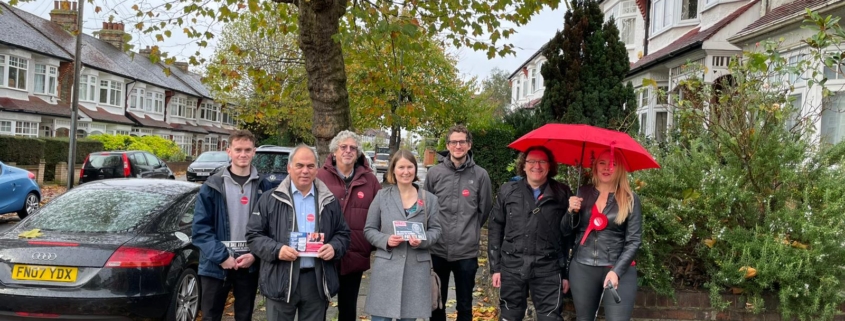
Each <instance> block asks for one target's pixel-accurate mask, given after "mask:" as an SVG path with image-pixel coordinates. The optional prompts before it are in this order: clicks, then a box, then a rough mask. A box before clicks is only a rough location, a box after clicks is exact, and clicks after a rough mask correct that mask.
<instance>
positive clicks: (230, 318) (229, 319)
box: [222, 257, 489, 321]
mask: <svg viewBox="0 0 845 321" xmlns="http://www.w3.org/2000/svg"><path fill="white" fill-rule="evenodd" d="M371 259H372V257H371ZM485 268H486V266H483V265H481V264H479V267H478V272H477V273H476V275H475V284H476V286H475V289H474V290H473V306H478V305H480V304H484V303H482V302H481V301H480V299H481V298H483V297H484V295H483V294H482V291H481V290H480V287H479V284H481V282H479V281H480V279H479V278H480V277H481V276H482V274H483V273H482V271H483V269H485ZM369 289H370V271H367V272H364V278H363V279H362V280H361V288H360V291H359V292H358V307H357V308H358V320H360V321H367V320H370V315H369V314H367V313H366V312H365V311H364V307H366V304H367V292H368V291H369ZM264 301H265V299H264V297H263V296H262V295H261V294H260V293H259V294H258V296H256V298H255V312H254V313H253V315H252V320H253V321H266V320H267V312H266V309H265V304H264ZM487 305H489V304H487ZM446 318H447V319H449V320H455V319H457V313H456V312H455V282H454V278H450V279H449V293H448V297H447V302H446ZM234 320H235V317H234V308H233V307H232V306H229V307H227V308H226V310H225V311H224V313H223V319H222V321H234ZM326 321H337V297H334V298H332V301H331V303H330V305H329V308H328V310H327V311H326Z"/></svg>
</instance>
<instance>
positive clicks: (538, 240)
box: [488, 146, 572, 321]
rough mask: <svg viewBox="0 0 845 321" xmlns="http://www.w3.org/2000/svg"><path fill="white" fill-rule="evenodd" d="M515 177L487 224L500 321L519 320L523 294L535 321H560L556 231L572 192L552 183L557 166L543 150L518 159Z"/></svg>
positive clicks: (563, 286) (561, 277)
mask: <svg viewBox="0 0 845 321" xmlns="http://www.w3.org/2000/svg"><path fill="white" fill-rule="evenodd" d="M517 172H518V174H519V175H520V176H522V177H524V179H522V180H519V181H512V182H508V183H505V184H504V185H502V187H501V188H500V189H499V194H498V197H497V198H496V202H495V203H494V205H493V213H492V215H491V218H490V221H489V222H488V245H489V264H490V272H491V274H492V282H493V286H494V287H498V288H500V289H501V290H500V292H499V298H500V300H499V313H500V315H501V319H502V320H507V321H520V320H522V318H523V317H524V316H525V309H526V301H527V298H528V294H529V293H530V294H531V299H532V301H533V302H534V307H535V309H536V311H537V318H538V321H560V320H562V318H561V307H562V305H563V304H562V303H563V293H566V292H567V291H568V290H569V283H568V281H567V280H566V278H567V277H566V273H565V271H566V262H567V260H566V254H565V253H567V252H568V249H567V248H566V247H565V246H566V242H564V241H563V240H564V236H563V235H562V230H561V229H560V228H559V226H560V224H561V220H562V218H563V216H564V212H565V211H566V208H567V206H568V200H569V198H570V196H572V190H570V188H569V186H567V185H566V184H563V183H560V182H557V181H555V180H554V179H553V178H554V177H555V175H557V162H556V161H555V157H554V155H553V154H552V152H551V151H550V150H549V149H548V148H546V147H544V146H532V147H529V148H527V149H526V150H525V151H524V152H523V153H521V154H520V155H519V159H518V161H517Z"/></svg>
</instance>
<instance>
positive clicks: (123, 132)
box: [111, 129, 132, 136]
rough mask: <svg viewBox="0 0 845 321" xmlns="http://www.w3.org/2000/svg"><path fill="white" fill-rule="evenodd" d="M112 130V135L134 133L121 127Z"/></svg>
mask: <svg viewBox="0 0 845 321" xmlns="http://www.w3.org/2000/svg"><path fill="white" fill-rule="evenodd" d="M111 132H112V135H126V136H129V135H130V134H132V133H131V132H130V131H128V130H120V129H115V130H113V131H111Z"/></svg>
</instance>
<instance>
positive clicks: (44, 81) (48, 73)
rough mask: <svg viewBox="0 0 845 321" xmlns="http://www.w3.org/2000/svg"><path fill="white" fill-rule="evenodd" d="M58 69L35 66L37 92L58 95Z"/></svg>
mask: <svg viewBox="0 0 845 321" xmlns="http://www.w3.org/2000/svg"><path fill="white" fill-rule="evenodd" d="M57 70H58V69H57V68H56V67H53V66H47V65H40V64H36V65H35V92H36V93H38V94H47V95H56V75H57V74H58V72H57Z"/></svg>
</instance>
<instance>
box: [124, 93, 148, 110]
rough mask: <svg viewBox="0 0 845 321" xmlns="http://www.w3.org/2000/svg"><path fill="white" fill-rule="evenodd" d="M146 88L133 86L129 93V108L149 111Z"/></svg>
mask: <svg viewBox="0 0 845 321" xmlns="http://www.w3.org/2000/svg"><path fill="white" fill-rule="evenodd" d="M146 96H147V90H146V89H144V88H135V89H132V93H131V94H129V109H131V110H138V111H150V109H151V108H150V105H148V104H147V103H146V102H147V99H146Z"/></svg>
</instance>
